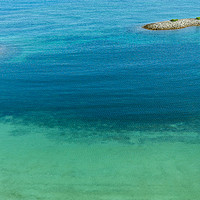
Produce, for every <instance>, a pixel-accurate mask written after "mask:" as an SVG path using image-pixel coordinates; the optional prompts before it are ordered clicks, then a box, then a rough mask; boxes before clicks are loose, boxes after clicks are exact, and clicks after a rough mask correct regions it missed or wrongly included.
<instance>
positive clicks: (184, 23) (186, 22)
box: [143, 18, 200, 30]
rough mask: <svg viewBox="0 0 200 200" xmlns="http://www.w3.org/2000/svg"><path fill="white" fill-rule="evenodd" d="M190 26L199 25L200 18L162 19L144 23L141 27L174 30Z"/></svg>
mask: <svg viewBox="0 0 200 200" xmlns="http://www.w3.org/2000/svg"><path fill="white" fill-rule="evenodd" d="M190 26H200V20H198V19H195V18H187V19H179V20H178V21H162V22H156V23H150V24H146V25H144V26H143V28H144V29H148V30H174V29H182V28H186V27H190Z"/></svg>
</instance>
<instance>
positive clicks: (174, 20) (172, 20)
mask: <svg viewBox="0 0 200 200" xmlns="http://www.w3.org/2000/svg"><path fill="white" fill-rule="evenodd" d="M170 21H171V22H176V21H178V19H171V20H170Z"/></svg>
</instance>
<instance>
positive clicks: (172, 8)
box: [0, 0, 200, 126]
mask: <svg viewBox="0 0 200 200" xmlns="http://www.w3.org/2000/svg"><path fill="white" fill-rule="evenodd" d="M199 8H200V6H199V4H198V2H197V1H194V0H192V1H162V2H160V1H156V0H151V1H149V2H146V1H138V0H136V1H131V0H126V1H118V0H114V1H106V0H100V1H92V0H85V1H83V0H81V1H58V0H57V1H56V0H51V1H48V0H43V1H39V0H34V1H26V0H23V1H22V0H18V1H1V3H0V13H1V15H0V18H1V19H0V21H1V23H0V30H1V33H0V41H1V42H0V45H1V49H2V50H1V52H2V53H1V56H0V65H1V67H0V73H1V78H0V91H1V93H0V111H1V115H2V116H5V115H12V116H20V117H23V118H26V119H29V120H30V121H34V122H38V123H42V121H43V124H48V125H53V124H54V123H55V124H59V125H60V126H62V125H64V124H66V123H67V122H66V121H67V120H75V121H76V120H77V121H79V120H88V121H92V120H102V121H104V120H107V121H110V122H111V123H112V121H113V123H114V124H118V125H119V123H125V122H127V124H130V123H134V122H138V121H139V122H141V123H143V122H145V121H147V122H148V123H155V122H159V121H160V122H162V123H164V124H165V123H168V122H169V121H170V122H171V121H172V122H173V121H174V122H182V121H188V120H191V118H192V119H193V118H195V120H196V119H198V116H199V113H200V104H199V99H200V79H199V76H200V68H199V67H200V55H199V47H200V43H199V35H200V28H199V27H191V28H186V29H182V30H174V31H158V32H156V31H148V30H144V29H142V28H141V26H142V25H144V24H145V23H150V22H156V21H162V20H168V19H171V18H187V17H196V16H198V14H199V13H198V12H199ZM116 120H117V123H116ZM127 124H126V125H127Z"/></svg>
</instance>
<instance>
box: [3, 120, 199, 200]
mask: <svg viewBox="0 0 200 200" xmlns="http://www.w3.org/2000/svg"><path fill="white" fill-rule="evenodd" d="M0 126H1V130H0V163H1V165H0V185H1V186H0V199H4V200H22V199H29V200H36V199H42V200H63V199H68V200H90V199H91V200H112V199H113V200H149V199H151V200H169V199H170V200H188V199H193V200H198V199H199V196H200V190H199V188H200V182H199V180H200V168H199V166H200V157H199V154H200V145H199V144H186V143H179V142H176V143H170V142H166V143H159V142H158V143H151V142H149V143H146V144H141V145H139V144H137V145H128V144H119V143H109V142H108V143H105V144H101V143H95V144H90V145H88V144H84V143H76V142H72V143H70V142H63V143H62V142H59V141H56V140H50V139H49V138H47V137H46V136H45V135H46V134H47V133H48V132H52V131H54V132H55V131H56V129H55V130H54V129H51V130H50V129H46V128H44V127H43V128H42V127H36V126H32V127H31V126H28V125H19V124H13V123H4V122H2V123H1V124H0ZM26 131H28V132H29V133H28V134H23V133H24V132H26ZM20 133H21V134H20ZM191 134H192V133H191Z"/></svg>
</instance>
